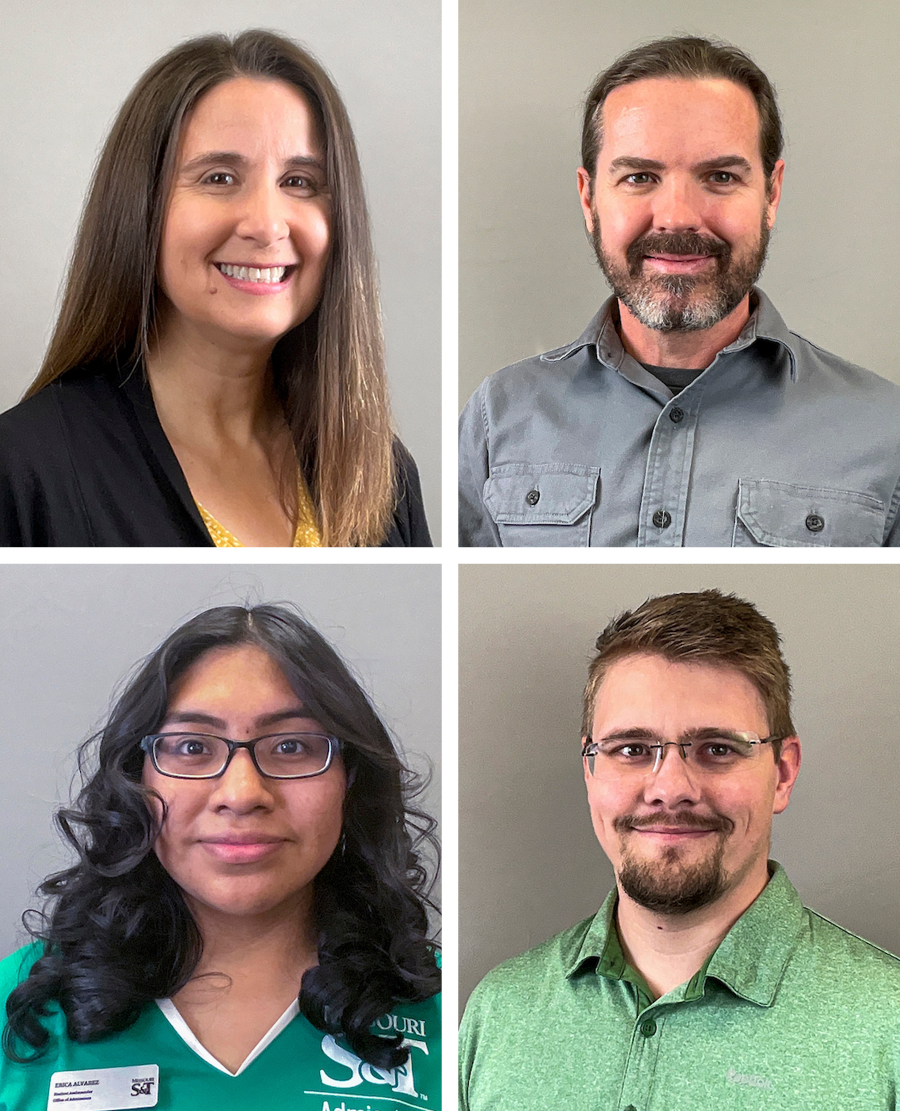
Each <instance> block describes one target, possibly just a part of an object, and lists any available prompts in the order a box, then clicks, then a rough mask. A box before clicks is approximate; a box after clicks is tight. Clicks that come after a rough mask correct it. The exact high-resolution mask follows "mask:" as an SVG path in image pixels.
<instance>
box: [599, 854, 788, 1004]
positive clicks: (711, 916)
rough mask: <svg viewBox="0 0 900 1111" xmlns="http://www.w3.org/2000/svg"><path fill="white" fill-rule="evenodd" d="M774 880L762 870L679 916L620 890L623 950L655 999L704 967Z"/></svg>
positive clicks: (619, 922)
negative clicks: (648, 905) (654, 908)
mask: <svg viewBox="0 0 900 1111" xmlns="http://www.w3.org/2000/svg"><path fill="white" fill-rule="evenodd" d="M764 864H765V862H764ZM768 880H769V873H768V869H767V868H765V867H764V869H763V871H762V873H760V871H759V870H758V869H756V870H754V873H753V874H752V875H750V876H748V877H747V878H746V879H745V880H743V881H741V882H740V883H739V884H737V885H736V887H735V888H733V889H732V890H730V891H728V892H726V893H725V894H724V895H723V896H722V897H721V898H720V899H717V900H716V901H715V902H714V903H711V904H710V905H709V906H706V907H702V908H700V909H699V910H695V911H692V912H690V913H689V914H679V915H669V914H659V913H657V912H655V911H650V910H647V909H646V908H645V907H642V906H639V905H638V904H637V903H636V902H634V900H633V899H631V898H630V897H629V896H628V895H626V894H624V892H623V891H622V890H621V888H620V889H619V899H618V903H617V906H616V928H617V930H618V934H619V941H620V943H621V945H622V952H623V954H624V956H625V959H626V961H627V962H628V964H629V965H631V967H632V968H633V969H635V971H637V972H639V973H640V974H641V976H643V978H644V980H646V982H647V986H648V987H649V988H650V990H651V992H652V993H653V997H654V998H655V999H658V998H659V997H660V996H661V995H665V994H666V993H667V992H670V991H671V990H672V989H673V988H677V987H678V986H679V984H684V983H686V982H687V981H688V980H690V978H691V977H692V976H693V975H694V974H695V973H697V972H699V971H700V969H701V968H702V967H703V965H704V964H705V963H706V961H707V960H708V958H709V957H710V956H711V955H712V954H713V953H714V952H715V951H716V949H717V948H718V947H719V945H720V943H721V941H722V939H723V938H724V937H725V935H726V934H727V933H728V931H729V930H730V929H731V927H732V926H733V925H734V924H735V922H737V920H738V919H739V918H740V917H741V915H742V914H744V912H745V911H746V910H747V909H748V907H749V906H750V905H751V904H752V903H753V902H754V901H755V900H756V899H757V898H758V896H759V895H760V893H761V892H762V890H763V888H764V887H765V886H766V884H767V883H768Z"/></svg>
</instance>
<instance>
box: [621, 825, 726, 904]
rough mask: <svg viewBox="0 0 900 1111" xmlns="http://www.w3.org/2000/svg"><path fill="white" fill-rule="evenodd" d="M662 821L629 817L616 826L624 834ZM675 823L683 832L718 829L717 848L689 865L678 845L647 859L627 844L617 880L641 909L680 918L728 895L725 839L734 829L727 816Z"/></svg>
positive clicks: (623, 851)
mask: <svg viewBox="0 0 900 1111" xmlns="http://www.w3.org/2000/svg"><path fill="white" fill-rule="evenodd" d="M658 820H659V819H658V817H656V818H652V819H647V818H645V819H643V820H641V819H639V818H633V817H631V816H629V815H626V816H624V817H621V818H617V819H616V821H615V823H614V825H615V828H616V829H617V830H619V832H620V833H622V832H624V830H626V829H634V828H640V827H641V826H642V825H652V824H654V822H656V821H658ZM673 824H674V825H678V826H679V827H681V828H683V829H696V828H702V829H709V828H710V827H711V826H715V827H716V828H718V830H719V835H718V839H717V843H716V845H715V848H713V849H712V851H710V852H708V853H707V855H706V856H705V857H703V859H702V860H697V861H692V862H691V863H689V864H688V863H685V862H684V860H683V859H682V852H681V850H680V849H679V848H678V847H677V846H674V845H669V846H667V847H666V848H665V849H663V851H662V854H661V855H660V856H658V857H656V858H654V859H653V860H646V859H642V858H640V857H638V856H637V855H636V854H635V853H633V852H631V851H630V849H628V848H627V847H626V846H625V844H624V842H623V848H622V859H621V863H620V866H619V871H618V873H617V875H616V879H617V880H618V883H619V887H620V888H621V889H622V891H623V892H624V893H625V894H626V895H628V896H629V898H631V899H633V900H634V901H635V902H636V903H637V904H638V906H642V907H644V908H646V909H647V910H649V911H653V912H654V913H655V914H664V915H672V916H676V915H681V914H690V912H691V911H694V910H699V909H700V907H705V906H709V904H710V903H714V902H715V901H716V899H718V898H719V897H720V896H721V895H722V894H723V893H724V892H725V890H726V888H727V887H728V877H727V876H726V874H725V869H724V867H723V858H724V855H725V839H726V837H727V835H728V832H729V830H730V829H733V828H734V827H733V824H732V823H731V822H730V821H729V820H728V819H727V818H724V817H722V818H716V819H712V820H710V819H704V820H700V819H693V816H692V815H682V816H680V817H679V819H678V821H677V822H673Z"/></svg>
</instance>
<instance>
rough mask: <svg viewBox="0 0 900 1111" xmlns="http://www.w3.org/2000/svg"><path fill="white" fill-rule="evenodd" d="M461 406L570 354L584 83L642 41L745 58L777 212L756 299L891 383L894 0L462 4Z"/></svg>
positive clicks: (897, 11)
mask: <svg viewBox="0 0 900 1111" xmlns="http://www.w3.org/2000/svg"><path fill="white" fill-rule="evenodd" d="M459 8H460V40H459V41H460V71H459V89H460V117H459V135H460V177H459V180H460V187H459V197H460V208H459V228H460V264H459V276H460V300H459V305H460V344H459V360H460V401H461V402H464V401H465V400H466V399H467V398H468V396H469V395H470V394H471V392H472V391H473V390H474V389H475V387H476V386H478V384H479V383H480V382H481V380H482V379H483V378H484V377H485V375H487V374H491V373H492V372H493V371H495V370H497V369H499V368H500V367H502V366H505V365H506V364H507V363H511V362H515V361H517V360H519V359H523V358H526V357H528V356H530V355H534V354H537V353H538V352H541V351H546V350H548V349H550V348H553V347H558V346H561V345H562V344H565V343H568V342H570V341H571V340H574V339H576V338H577V337H578V336H579V335H580V334H581V332H582V330H583V328H584V327H585V325H586V324H587V322H588V320H590V318H591V317H592V316H593V314H594V313H595V312H596V310H597V308H598V307H599V305H600V303H601V301H602V300H603V299H605V298H606V297H607V296H608V290H607V287H606V285H605V283H604V281H603V278H602V276H601V274H600V271H599V269H598V267H597V264H596V262H595V261H594V255H593V251H592V250H591V248H590V246H589V244H588V242H587V240H586V238H585V233H584V223H583V220H582V215H581V210H580V208H579V204H578V196H577V193H576V191H575V170H576V169H577V167H578V165H579V161H580V158H579V147H580V136H581V104H582V100H583V97H584V94H585V93H586V92H587V90H588V88H589V87H590V85H591V83H592V81H593V79H594V77H595V76H596V75H597V73H599V72H600V71H601V70H602V69H604V68H605V67H606V66H608V65H609V64H610V63H611V62H612V61H613V60H614V59H615V58H616V57H617V56H618V55H619V54H620V53H623V52H624V51H625V50H627V49H630V48H631V47H632V46H636V45H637V44H638V43H639V42H644V41H646V40H648V39H651V38H658V37H661V36H663V35H671V34H700V35H705V36H713V37H718V38H724V39H727V40H729V41H731V42H734V43H735V44H737V45H738V46H740V47H741V48H742V49H744V50H746V51H748V52H749V53H750V54H751V56H752V57H753V58H754V59H755V60H756V62H757V63H758V64H759V65H760V66H761V67H762V68H763V70H765V72H766V73H767V74H768V75H769V77H770V78H771V80H772V81H773V82H774V83H775V86H776V89H777V92H778V97H779V102H780V105H781V110H782V115H783V118H784V124H785V133H786V138H787V143H786V155H785V157H786V160H787V170H786V172H785V179H784V197H783V200H782V204H781V208H780V209H779V212H778V223H777V226H776V228H775V232H774V234H773V237H772V242H771V246H770V249H769V261H768V263H767V264H766V268H765V270H764V271H763V274H762V278H761V281H760V285H761V286H762V288H763V289H765V291H766V292H767V293H768V294H769V296H770V297H771V298H772V299H773V301H774V302H775V305H776V307H777V308H778V309H779V311H780V312H781V313H782V315H783V316H784V318H785V320H786V322H787V324H788V327H789V328H792V329H793V330H794V331H797V332H799V333H800V334H801V335H804V336H806V337H807V338H808V339H810V340H812V341H813V342H814V343H817V344H819V345H820V346H821V347H824V348H826V349H827V350H829V351H833V352H835V353H836V354H838V355H840V356H842V357H843V358H845V359H849V360H850V361H851V362H855V363H859V364H860V365H862V366H865V367H868V368H869V369H870V370H874V371H876V372H877V373H879V374H881V375H883V376H884V377H886V378H891V379H893V380H894V381H897V382H900V364H898V362H897V357H896V343H895V339H894V330H895V329H894V325H895V324H896V321H897V320H898V319H900V282H898V281H897V280H896V262H895V260H896V258H897V255H898V253H900V224H898V222H897V220H896V218H895V217H896V209H897V181H898V179H900V129H898V128H897V122H896V121H897V106H898V104H900V4H897V3H896V0H861V3H857V4H853V5H852V7H848V6H847V4H846V2H845V0H792V2H791V3H789V4H785V3H783V0H757V2H756V3H752V4H749V3H744V4H739V3H724V4H723V3H722V2H721V0H643V2H642V3H640V4H635V3H632V2H631V0H559V2H558V3H556V4H553V5H552V6H551V5H548V4H547V3H546V2H545V0H460V5H459Z"/></svg>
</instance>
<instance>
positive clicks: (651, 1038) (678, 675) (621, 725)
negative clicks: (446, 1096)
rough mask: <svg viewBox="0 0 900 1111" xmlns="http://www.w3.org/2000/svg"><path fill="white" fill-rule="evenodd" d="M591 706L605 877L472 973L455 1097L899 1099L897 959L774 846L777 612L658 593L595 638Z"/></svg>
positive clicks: (781, 731)
mask: <svg viewBox="0 0 900 1111" xmlns="http://www.w3.org/2000/svg"><path fill="white" fill-rule="evenodd" d="M583 714H584V717H583V728H584V736H583V738H582V758H583V763H584V779H585V784H586V786H587V797H588V805H589V807H590V812H591V819H592V821H593V826H594V830H595V832H596V835H597V839H598V840H599V842H600V844H601V846H602V847H603V850H604V852H605V853H606V854H607V856H608V857H609V859H610V861H611V863H612V865H613V868H614V870H615V875H616V886H615V889H614V890H613V891H612V892H611V893H610V895H609V897H608V898H607V899H606V901H605V902H604V904H603V906H602V907H601V908H600V911H599V912H598V913H597V914H596V915H594V916H593V917H592V918H588V919H587V920H586V921H584V922H581V923H579V925H577V926H574V927H573V928H572V929H570V930H567V931H565V932H564V933H562V934H559V935H558V936H557V937H554V938H551V939H550V940H549V941H547V942H545V943H544V944H543V945H540V946H538V947H537V948H536V949H532V950H530V951H529V952H527V953H524V954H523V955H522V956H520V957H516V958H514V959H513V960H510V961H506V962H505V963H504V964H502V965H500V966H499V967H498V968H496V969H494V971H493V972H491V973H489V974H488V976H487V977H486V978H485V979H484V980H483V981H482V982H481V984H480V985H479V986H478V987H477V988H476V989H475V991H474V992H473V994H472V996H471V998H470V1000H469V1003H468V1006H467V1008H466V1013H465V1016H464V1018H463V1023H462V1029H461V1032H460V1071H461V1078H460V1107H461V1109H462V1111H545V1109H547V1108H565V1111H698V1109H701V1111H706V1109H710V1108H716V1109H718V1111H732V1109H734V1111H738V1109H746V1108H751V1107H759V1108H762V1107H765V1108H766V1111H798V1109H800V1108H803V1109H806V1108H809V1109H816V1111H819V1109H821V1111H825V1109H828V1111H836V1109H838V1108H840V1111H879V1109H881V1111H889V1109H890V1111H895V1109H896V1107H897V1103H896V1094H897V1092H898V1091H900V1019H898V1015H900V960H898V959H897V957H894V956H892V955H890V954H888V953H886V952H884V951H883V950H881V949H878V948H877V947H876V946H874V945H871V944H870V943H869V942H866V941H863V940H862V939H861V938H858V937H856V936H855V935H854V934H851V933H849V932H848V931H846V930H843V929H841V927H839V926H836V925H835V924H834V923H832V922H829V921H828V920H827V919H824V918H822V917H820V916H819V915H817V914H815V913H814V912H813V911H811V910H808V909H807V908H806V907H804V906H802V904H801V903H800V899H799V897H798V895H797V892H796V891H795V890H794V888H793V886H792V885H791V883H790V881H789V880H788V878H787V876H786V875H785V873H784V871H783V869H782V868H781V867H780V866H779V865H778V864H776V863H775V862H774V861H771V860H768V859H767V858H768V849H769V842H770V837H771V826H772V818H773V815H774V814H778V813H781V811H783V810H784V809H785V807H786V806H787V805H788V801H789V799H790V796H791V791H792V789H793V787H794V784H795V782H796V779H797V773H798V771H799V769H800V742H799V740H798V739H797V736H796V732H795V729H794V726H793V723H792V721H791V705H790V677H789V673H788V668H787V665H786V663H785V661H784V658H783V657H782V654H781V650H780V646H779V637H778V633H777V632H776V630H775V627H774V626H773V625H772V623H771V622H770V621H769V620H768V619H767V618H765V617H764V616H763V615H762V614H761V613H759V611H758V610H757V609H756V608H755V607H754V606H752V605H751V604H750V603H748V602H745V601H742V600H741V599H738V598H735V597H734V596H733V595H723V594H721V593H719V592H718V591H715V590H710V591H700V592H698V593H689V594H670V595H666V596H663V597H658V598H652V599H650V600H648V601H647V602H645V603H644V604H643V605H642V606H640V607H638V608H637V609H636V610H634V611H633V612H630V613H624V614H623V615H622V616H620V617H618V618H616V619H615V620H613V621H612V622H611V623H610V624H609V625H608V626H607V627H606V629H605V630H604V632H603V633H602V634H601V635H600V637H599V639H598V640H597V654H596V656H595V657H594V659H593V661H592V663H591V665H590V670H589V674H588V681H587V686H586V688H585V693H584V707H583Z"/></svg>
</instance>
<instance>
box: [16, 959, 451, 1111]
mask: <svg viewBox="0 0 900 1111" xmlns="http://www.w3.org/2000/svg"><path fill="white" fill-rule="evenodd" d="M39 954H40V947H39V946H37V945H33V946H29V947H27V948H25V949H20V950H19V951H18V952H17V953H13V954H12V956H9V957H7V958H6V960H4V961H2V962H0V999H2V1000H3V1001H5V1000H6V997H7V996H8V995H9V993H10V992H11V991H12V989H13V988H14V987H15V986H16V984H17V983H19V982H20V980H21V979H24V976H25V975H26V974H27V971H28V969H29V968H30V967H31V965H32V964H33V963H34V961H35V960H36V959H37V957H38V956H39ZM50 1010H51V1014H50V1015H49V1017H48V1018H46V1019H44V1020H43V1022H44V1025H45V1026H46V1027H47V1029H48V1030H49V1031H50V1034H51V1047H50V1049H49V1051H48V1052H47V1053H46V1054H45V1055H43V1056H42V1057H39V1058H38V1059H37V1060H35V1061H33V1062H31V1063H28V1064H24V1065H22V1064H17V1063H15V1062H13V1061H10V1060H9V1059H8V1058H7V1057H6V1056H5V1054H2V1053H0V1111H45V1109H46V1108H47V1097H48V1093H49V1090H50V1078H51V1076H52V1075H53V1073H56V1072H71V1071H79V1072H80V1071H86V1070H95V1069H111V1068H118V1067H122V1066H135V1065H149V1064H156V1065H158V1066H159V1095H158V1102H157V1104H156V1107H157V1108H159V1109H160V1111H163V1109H165V1111H172V1109H174V1111H239V1109H240V1111H288V1109H290V1111H440V1104H441V1098H440V1096H441V1067H440V1062H441V1056H440V1046H441V1041H440V1039H441V1025H440V1021H441V1020H440V996H434V997H432V998H431V999H427V1000H425V1002H424V1003H409V1004H400V1005H399V1006H398V1007H397V1008H396V1009H395V1010H394V1011H393V1012H392V1013H391V1014H390V1015H386V1016H385V1017H384V1018H383V1019H381V1020H380V1021H379V1022H378V1023H376V1028H381V1029H383V1030H384V1032H385V1033H386V1034H390V1033H394V1032H395V1031H400V1032H402V1033H403V1035H404V1039H405V1041H406V1044H407V1045H408V1046H409V1050H410V1055H409V1059H408V1061H407V1063H406V1064H405V1065H401V1066H400V1067H399V1068H396V1069H377V1068H375V1067H374V1066H372V1065H369V1064H367V1063H366V1062H364V1061H361V1060H360V1059H359V1058H358V1057H357V1056H356V1055H355V1054H354V1053H353V1052H352V1051H351V1050H350V1049H349V1048H348V1047H347V1045H346V1044H345V1043H344V1041H343V1040H342V1039H340V1038H338V1039H335V1038H333V1037H331V1036H330V1035H327V1034H323V1033H322V1031H321V1030H317V1029H316V1028H315V1027H314V1026H312V1024H311V1023H309V1022H308V1021H307V1020H306V1019H305V1018H304V1017H303V1016H302V1015H297V1016H296V1017H294V1018H293V1019H292V1020H291V1021H290V1022H289V1023H288V1024H287V1026H286V1027H285V1028H284V1029H283V1030H282V1031H281V1032H280V1033H279V1034H278V1035H277V1036H276V1037H275V1038H274V1040H273V1041H272V1042H270V1044H269V1045H267V1046H266V1048H265V1049H263V1051H262V1052H261V1053H260V1054H259V1056H258V1057H256V1059H255V1060H253V1061H252V1062H251V1063H250V1064H249V1065H248V1066H247V1067H246V1068H245V1069H244V1070H243V1071H242V1072H240V1073H238V1075H236V1076H232V1075H230V1074H228V1073H226V1072H222V1071H221V1070H220V1069H218V1068H216V1067H215V1066H214V1065H212V1064H210V1063H209V1062H208V1061H205V1060H204V1059H203V1058H202V1057H201V1056H199V1054H197V1053H196V1052H195V1051H194V1050H193V1049H192V1048H191V1047H190V1046H189V1045H188V1044H187V1043H186V1042H185V1041H184V1040H183V1039H182V1037H181V1036H180V1035H179V1034H178V1033H177V1032H176V1030H175V1029H174V1027H173V1026H172V1024H171V1023H170V1022H169V1020H168V1019H167V1018H166V1017H165V1015H164V1014H163V1013H162V1011H161V1010H160V1008H159V1007H158V1006H157V1005H156V1004H155V1003H153V1004H150V1005H148V1006H147V1007H145V1008H144V1010H143V1011H142V1012H141V1015H140V1017H139V1018H138V1020H137V1022H136V1023H135V1024H134V1025H133V1026H131V1027H129V1028H128V1029H127V1030H125V1031H123V1032H122V1033H120V1034H114V1035H112V1036H110V1037H107V1038H103V1039H101V1040H100V1041H96V1042H91V1043H89V1044H79V1043H77V1042H73V1041H70V1040H69V1038H67V1037H66V1033H65V1018H64V1016H63V1015H62V1013H61V1012H60V1011H59V1009H58V1008H57V1007H56V1006H55V1005H53V1006H52V1007H51V1008H50ZM4 1018H5V1009H4ZM71 1106H72V1107H76V1108H77V1106H78V1104H77V1103H74V1104H72V1105H71ZM123 1106H124V1105H123Z"/></svg>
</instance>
